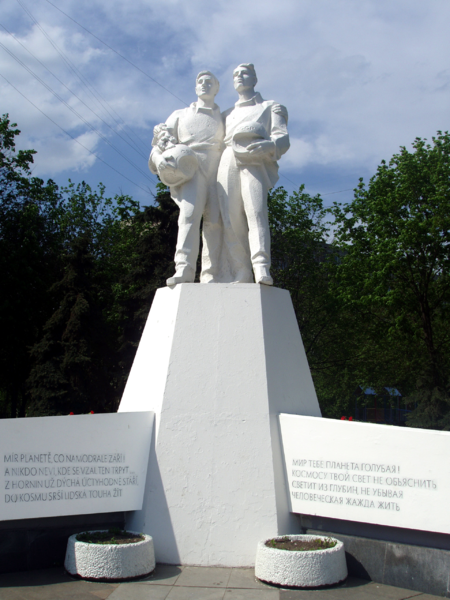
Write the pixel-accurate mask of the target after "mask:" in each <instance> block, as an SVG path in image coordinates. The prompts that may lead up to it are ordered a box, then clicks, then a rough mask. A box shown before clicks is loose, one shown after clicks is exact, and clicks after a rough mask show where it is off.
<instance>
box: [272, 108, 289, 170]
mask: <svg viewBox="0 0 450 600" xmlns="http://www.w3.org/2000/svg"><path fill="white" fill-rule="evenodd" d="M287 122H288V112H287V109H286V107H285V106H282V105H281V104H273V105H272V125H271V131H270V139H271V140H272V142H274V144H275V160H279V159H280V158H281V157H282V156H283V154H284V153H285V152H287V151H288V150H289V146H290V142H289V134H288V130H287Z"/></svg>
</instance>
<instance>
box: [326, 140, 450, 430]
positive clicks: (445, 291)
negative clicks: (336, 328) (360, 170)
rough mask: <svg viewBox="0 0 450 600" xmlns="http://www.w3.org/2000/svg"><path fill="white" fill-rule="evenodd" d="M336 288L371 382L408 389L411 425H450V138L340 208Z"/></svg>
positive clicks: (411, 157)
mask: <svg viewBox="0 0 450 600" xmlns="http://www.w3.org/2000/svg"><path fill="white" fill-rule="evenodd" d="M333 213H334V216H335V219H336V225H337V230H336V241H335V244H336V246H337V247H339V248H340V249H341V250H342V251H343V252H344V254H343V258H342V261H341V264H340V266H339V268H338V270H337V273H336V277H335V280H334V281H335V283H334V288H335V290H336V294H337V295H338V297H339V298H340V299H341V301H342V302H343V303H345V305H346V306H347V307H349V308H350V309H351V310H352V311H353V312H354V314H355V318H356V319H357V320H358V321H359V322H360V323H361V330H360V336H361V337H360V339H361V347H362V348H363V352H362V353H361V356H360V361H359V364H358V370H359V373H360V377H361V381H365V382H369V380H370V382H371V383H372V385H373V383H379V384H381V382H382V381H384V385H387V384H388V382H389V385H398V386H401V387H403V388H404V389H405V390H406V391H407V392H408V393H409V394H411V397H412V398H413V399H414V400H417V401H418V402H419V407H418V410H417V411H416V412H415V414H414V415H413V417H412V419H411V424H415V425H418V426H423V425H425V424H426V426H427V427H438V428H440V427H447V426H448V425H450V421H449V420H448V413H449V408H450V397H449V395H448V393H447V391H446V389H447V388H448V383H449V382H448V376H447V375H446V374H447V373H448V368H449V360H450V331H449V327H448V322H449V310H450V275H449V266H450V244H449V242H450V137H449V135H448V133H445V134H443V133H441V132H438V134H437V136H436V137H435V138H433V140H432V144H428V143H426V140H421V139H419V138H417V139H416V140H415V142H414V144H413V151H412V152H410V151H408V150H407V149H406V148H404V147H403V148H401V151H400V153H399V154H396V155H394V156H393V157H392V159H391V160H390V161H389V163H386V162H385V161H383V162H382V163H381V165H380V166H379V167H378V170H377V173H376V175H374V177H372V179H371V180H370V183H369V185H368V186H365V185H364V183H363V181H362V180H360V184H359V186H358V188H357V189H356V190H355V197H354V200H353V202H351V203H350V204H348V205H346V206H343V207H342V206H339V205H335V207H334V210H333Z"/></svg>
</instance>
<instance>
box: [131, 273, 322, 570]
mask: <svg viewBox="0 0 450 600" xmlns="http://www.w3.org/2000/svg"><path fill="white" fill-rule="evenodd" d="M143 410H146V411H149V410H150V411H154V412H155V428H154V438H153V441H152V447H151V456H150V461H149V471H148V475H147V486H146V493H145V497H144V507H143V510H142V511H136V512H135V513H132V514H131V517H130V519H129V521H128V523H127V527H128V528H129V529H131V530H133V531H141V532H143V533H148V534H149V535H151V536H152V537H153V540H154V545H155V554H156V560H157V562H164V563H171V564H186V565H205V566H206V565H210V566H212V565H221V566H234V567H239V566H250V565H253V564H254V561H255V554H256V546H257V543H258V541H259V540H262V539H265V538H268V537H271V536H276V535H279V534H284V533H296V532H297V530H296V527H297V526H296V520H295V518H293V517H292V515H291V514H290V513H289V508H288V487H287V482H286V480H285V475H284V465H283V457H282V446H281V436H280V432H279V425H278V414H279V413H280V412H283V413H288V414H299V415H309V416H318V417H320V416H321V415H320V409H319V405H318V402H317V397H316V394H315V391H314V386H313V383H312V379H311V374H310V371H309V367H308V363H307V360H306V356H305V352H304V349H303V344H302V341H301V337H300V333H299V330H298V326H297V321H296V318H295V315H294V310H293V308H292V303H291V299H290V296H289V293H288V292H287V291H285V290H280V289H277V288H272V287H267V286H263V285H257V284H238V285H232V284H211V285H207V284H203V285H202V284H192V283H191V284H181V285H177V286H175V287H174V288H163V289H160V290H158V292H157V293H156V296H155V299H154V301H153V305H152V308H151V311H150V314H149V317H148V321H147V324H146V327H145V330H144V333H143V335H142V339H141V342H140V345H139V349H138V352H137V355H136V358H135V361H134V364H133V368H132V370H131V373H130V377H129V379H128V383H127V387H126V389H125V392H124V395H123V398H122V402H121V404H120V408H119V411H127V412H132V411H143Z"/></svg>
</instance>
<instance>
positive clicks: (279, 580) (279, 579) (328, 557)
mask: <svg viewBox="0 0 450 600" xmlns="http://www.w3.org/2000/svg"><path fill="white" fill-rule="evenodd" d="M289 537H290V538H291V539H292V540H297V539H299V540H305V541H308V540H311V539H317V538H318V537H319V538H320V537H321V536H317V535H290V536H289ZM269 539H270V538H269ZM327 539H334V538H327ZM266 541H267V540H264V541H262V542H259V543H258V547H257V550H256V563H255V576H256V577H257V578H258V579H261V580H262V581H266V582H268V583H275V584H277V585H286V586H293V587H320V586H322V585H333V584H335V583H339V582H340V581H344V579H346V578H347V575H348V573H347V563H346V560H345V550H344V544H343V543H342V542H340V541H339V540H335V541H336V546H334V547H333V548H327V549H325V550H313V551H306V552H298V551H290V550H279V549H278V548H269V547H267V546H266Z"/></svg>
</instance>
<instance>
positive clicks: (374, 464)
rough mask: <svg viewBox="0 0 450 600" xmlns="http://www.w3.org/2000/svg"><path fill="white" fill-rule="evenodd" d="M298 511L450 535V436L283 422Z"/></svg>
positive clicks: (292, 419)
mask: <svg viewBox="0 0 450 600" xmlns="http://www.w3.org/2000/svg"><path fill="white" fill-rule="evenodd" d="M280 425H281V432H282V437H283V446H284V453H285V465H286V471H287V478H288V480H289V493H290V502H291V510H292V511H293V512H295V513H301V514H307V515H320V516H322V517H333V518H336V519H346V520H350V521H361V522H364V523H376V524H379V525H390V526H394V527H405V528H409V529H421V530H424V531H438V532H441V533H450V513H449V510H448V506H449V504H450V479H449V477H448V474H449V467H450V433H449V432H445V431H429V430H425V429H409V428H406V427H391V426H387V425H375V424H372V423H355V422H349V421H336V420H333V419H314V418H311V417H302V416H296V415H292V414H282V415H280Z"/></svg>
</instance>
